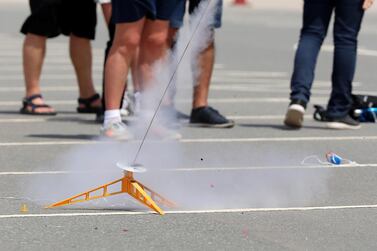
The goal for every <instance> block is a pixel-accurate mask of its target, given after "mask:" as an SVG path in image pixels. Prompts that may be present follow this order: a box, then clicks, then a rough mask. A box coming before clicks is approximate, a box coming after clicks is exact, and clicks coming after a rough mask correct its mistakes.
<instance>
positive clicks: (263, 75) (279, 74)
mask: <svg viewBox="0 0 377 251" xmlns="http://www.w3.org/2000/svg"><path fill="white" fill-rule="evenodd" d="M214 74H215V75H221V76H230V77H258V78H281V77H287V76H288V73H286V72H275V71H238V70H222V71H216V70H215V71H214Z"/></svg>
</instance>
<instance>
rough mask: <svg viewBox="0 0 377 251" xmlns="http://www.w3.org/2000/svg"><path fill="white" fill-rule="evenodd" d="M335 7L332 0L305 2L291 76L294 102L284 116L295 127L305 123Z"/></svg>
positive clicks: (286, 121)
mask: <svg viewBox="0 0 377 251" xmlns="http://www.w3.org/2000/svg"><path fill="white" fill-rule="evenodd" d="M333 8H334V6H333V1H331V0H305V2H304V14H303V16H304V17H303V27H302V29H301V34H300V41H299V44H298V48H297V51H296V55H295V61H294V70H293V74H292V78H291V94H290V99H291V103H290V105H289V107H288V110H287V113H286V116H285V120H284V124H285V125H287V126H290V127H294V128H300V127H301V126H302V123H303V120H304V113H305V109H306V105H307V103H308V102H309V99H310V95H311V92H310V90H311V88H312V84H313V81H314V71H315V66H316V63H317V58H318V54H319V51H320V48H321V46H322V43H323V40H324V39H325V37H326V34H327V29H328V26H329V23H330V19H331V15H332V12H333Z"/></svg>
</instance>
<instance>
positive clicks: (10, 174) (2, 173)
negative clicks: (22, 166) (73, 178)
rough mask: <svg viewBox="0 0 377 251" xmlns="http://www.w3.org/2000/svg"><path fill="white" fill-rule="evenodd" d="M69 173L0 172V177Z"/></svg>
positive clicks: (65, 172)
mask: <svg viewBox="0 0 377 251" xmlns="http://www.w3.org/2000/svg"><path fill="white" fill-rule="evenodd" d="M71 173H73V172H68V171H36V172H0V176H13V175H55V174H71Z"/></svg>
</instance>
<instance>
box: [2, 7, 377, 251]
mask: <svg viewBox="0 0 377 251" xmlns="http://www.w3.org/2000/svg"><path fill="white" fill-rule="evenodd" d="M20 2H22V1H20ZM257 6H258V5H257V4H256V3H255V5H251V6H249V7H237V8H235V7H232V6H229V5H227V7H226V8H225V17H224V27H223V29H222V30H221V31H219V32H218V34H217V41H216V42H217V60H216V62H217V64H216V67H215V68H216V69H215V74H214V79H213V85H212V89H211V97H210V104H211V105H213V106H214V107H215V108H216V109H218V110H220V111H221V112H222V113H224V114H225V115H227V116H228V117H230V118H232V119H235V121H236V122H237V126H236V127H235V128H233V129H198V128H191V127H188V126H187V125H186V124H184V125H183V126H182V128H181V129H180V132H181V133H182V135H183V139H182V140H181V142H179V143H177V144H174V154H176V155H175V156H174V157H170V156H168V155H169V149H170V148H169V147H167V148H166V149H164V147H161V149H160V150H161V153H163V154H161V156H156V155H157V154H155V155H150V156H144V158H145V160H146V161H145V162H146V163H147V165H148V166H147V168H149V169H153V168H154V166H152V164H151V163H153V165H156V166H158V168H159V170H158V171H157V170H156V171H157V172H152V175H151V174H148V173H146V174H145V175H146V176H145V177H144V176H140V177H141V178H142V179H143V180H145V181H146V182H148V184H151V186H153V188H154V189H156V190H157V191H159V192H160V191H161V192H162V193H163V194H164V195H166V196H168V197H170V198H172V199H174V200H175V201H178V202H179V205H180V206H178V208H174V209H166V211H167V214H166V215H165V216H163V217H161V216H158V215H156V214H152V213H151V212H149V211H148V210H147V209H144V208H143V207H140V206H137V204H135V203H133V202H132V201H131V200H130V199H128V198H127V196H126V195H121V196H119V197H118V198H117V199H116V201H113V200H111V199H109V200H108V201H101V202H100V204H96V203H92V204H89V205H88V204H84V205H80V206H78V207H74V208H57V209H44V207H43V206H44V205H45V204H46V203H47V202H45V201H44V199H51V198H56V196H55V197H54V196H53V195H50V196H49V198H38V199H39V201H38V200H37V199H35V198H31V197H33V196H32V195H33V193H34V194H39V193H40V191H37V189H36V191H35V192H34V191H33V189H34V187H33V186H31V185H30V184H35V183H37V182H39V181H46V180H47V181H48V180H50V181H52V182H50V183H51V191H54V189H55V188H56V187H54V184H53V183H59V185H60V186H61V185H62V184H63V185H64V184H65V182H66V184H67V185H66V186H67V191H69V192H71V191H72V190H75V189H74V186H73V185H72V184H74V183H72V182H73V181H72V180H69V179H68V178H67V177H68V176H69V174H67V173H65V172H67V169H68V172H71V171H74V170H72V168H67V169H65V167H66V166H69V165H71V164H70V162H66V161H67V159H66V158H64V157H63V158H62V156H67V155H68V156H75V157H78V160H77V161H76V162H75V163H76V164H77V163H80V159H79V157H80V156H81V155H80V156H78V155H79V154H77V152H79V153H81V152H80V151H83V152H85V150H83V149H100V150H102V151H101V152H95V150H93V151H89V153H93V159H94V160H99V161H100V160H101V159H102V158H101V154H102V156H103V159H105V160H106V159H107V158H108V157H106V156H107V155H106V154H107V153H106V151H105V150H104V149H105V148H106V147H103V146H102V147H101V146H98V145H101V144H98V143H97V142H96V136H97V135H98V133H99V125H98V124H96V123H94V116H92V115H78V114H77V113H75V110H76V105H77V103H76V102H77V101H76V99H77V87H76V84H75V76H74V74H73V69H72V67H71V65H70V60H69V58H68V57H67V55H68V53H67V52H68V50H67V44H66V41H67V40H66V38H58V39H54V40H51V41H49V43H48V55H47V59H46V64H45V67H44V72H43V77H42V83H43V84H42V88H43V89H42V90H43V94H44V96H45V98H46V100H47V102H48V103H49V104H51V105H53V106H54V107H55V108H56V110H57V111H58V113H59V114H58V116H57V117H53V118H45V117H33V116H22V115H20V114H19V113H18V110H19V108H20V107H21V99H22V97H23V95H24V89H23V76H22V60H21V48H22V36H21V35H20V34H19V33H18V30H19V28H20V25H21V24H22V22H23V20H24V18H25V16H26V15H27V13H28V6H27V5H22V4H15V3H13V4H7V3H1V2H0V127H1V130H0V160H1V168H0V179H1V182H0V200H1V206H0V221H1V224H0V232H1V237H0V242H1V243H2V248H3V249H4V250H6V249H9V250H16V249H17V250H19V249H27V250H41V249H42V250H51V249H57V250H65V249H83V250H107V249H114V250H146V249H151V250H152V249H153V250H177V249H183V250H253V249H255V250H261V249H262V250H318V249H326V250H375V249H376V248H377V245H376V241H375V239H376V237H377V232H376V228H375V222H376V220H377V219H376V210H377V209H376V208H377V196H376V194H377V193H376V192H377V189H376V187H375V184H376V183H377V178H376V177H377V176H376V171H375V170H376V166H377V155H376V143H377V142H376V141H377V135H376V125H375V124H364V125H363V127H362V129H361V130H356V131H333V130H327V129H326V128H325V125H324V124H322V123H318V122H315V121H314V120H313V119H312V116H311V115H312V113H313V109H312V107H311V106H310V107H309V109H308V111H307V114H306V117H305V126H304V128H302V129H301V130H299V131H292V130H287V129H286V128H284V127H283V125H282V120H283V118H284V113H285V109H286V107H287V104H288V94H289V89H288V87H289V78H290V74H291V70H292V62H293V55H294V46H295V44H296V43H297V39H298V33H299V29H300V24H301V15H300V11H299V9H300V8H298V7H296V6H293V7H292V8H281V9H278V8H276V7H275V8H271V6H270V5H269V4H267V2H266V4H264V6H262V5H259V6H260V8H259V7H258V8H257ZM375 13H376V12H375V11H372V12H370V13H368V14H367V16H366V19H365V23H364V27H363V30H362V32H361V35H360V41H359V44H360V48H362V49H363V50H362V51H360V52H359V59H358V69H357V74H356V78H355V85H354V86H355V87H354V92H355V93H369V94H374V95H376V94H377V88H376V82H377V73H376V71H375V66H376V63H377V57H376V55H377V46H376V45H377V15H376V14H375ZM329 34H331V31H329ZM106 35H107V33H106V30H105V27H104V25H103V23H102V19H100V20H99V30H98V34H97V40H96V41H95V42H94V44H93V51H94V67H93V68H94V69H93V70H94V78H95V82H96V86H97V87H98V90H100V88H101V77H102V60H103V49H102V48H103V46H104V44H105V42H106V39H107V38H106ZM331 41H332V39H331V37H329V38H328V39H327V40H326V42H325V46H324V48H323V52H322V54H321V56H320V58H319V62H318V69H317V72H316V80H317V81H316V83H315V84H314V89H313V97H312V100H311V104H316V103H318V104H323V105H325V104H326V102H327V97H328V94H329V88H330V82H329V79H330V73H331V66H332V48H331V46H330V45H331ZM178 88H179V94H178V97H177V106H178V108H179V109H180V110H182V111H184V112H186V113H189V111H190V94H191V90H190V85H189V84H187V83H184V84H182V85H180V87H178ZM135 144H136V143H135ZM163 146H164V145H163ZM157 148H158V147H157ZM151 149H154V148H153V147H152V148H151ZM145 151H146V152H145V153H148V154H149V153H150V149H149V150H148V149H146V150H145ZM328 151H334V152H336V153H338V154H339V155H341V156H343V157H344V158H346V159H349V160H352V161H355V162H356V163H353V164H351V165H344V166H338V167H334V166H329V165H325V164H322V163H321V162H320V161H318V160H317V159H316V157H318V158H319V159H320V160H321V161H324V154H325V153H326V152H328ZM72 152H73V153H72ZM75 152H76V154H75ZM70 154H71V155H70ZM85 154H87V155H88V152H86V153H84V154H83V155H82V156H81V157H82V158H83V159H82V162H83V164H86V163H88V162H87V160H85V156H87V155H85ZM126 154H128V153H126ZM148 154H147V155H148ZM308 156H316V157H313V158H309V159H306V158H307V157H308ZM171 159H174V161H169V160H171ZM304 160H305V161H304ZM303 161H304V163H303ZM89 163H90V162H89ZM165 164H166V165H167V167H166V169H169V170H168V172H166V170H162V169H164V165H165ZM112 165H113V163H108V166H109V168H112ZM83 168H84V169H85V167H83ZM86 170H88V169H86ZM117 172H118V170H117V169H116V168H114V169H112V171H111V173H112V174H111V175H110V176H114V177H117V176H119V175H121V173H120V172H119V175H118V173H117ZM85 175H88V176H87V177H88V179H89V180H86V178H85V177H86V176H85ZM82 176H83V177H82ZM82 176H81V177H80V178H79V179H78V180H80V181H85V184H81V186H84V185H86V184H87V185H88V186H89V184H90V185H94V184H98V185H100V184H101V183H106V182H107V181H109V180H107V177H103V179H104V181H103V182H102V181H101V178H100V177H98V175H97V176H96V180H95V181H92V182H91V181H90V177H92V176H90V175H89V174H87V173H83V174H82ZM94 176H95V175H94ZM182 177H184V178H182ZM181 179H182V183H179V182H177V181H181ZM172 180H173V181H172ZM171 181H172V184H174V185H175V186H169V184H171V183H169V182H171ZM174 181H175V183H174ZM47 183H48V182H47ZM87 188H88V189H89V188H90V187H87ZM72 192H73V191H72ZM77 192H81V190H80V191H77ZM122 196H124V197H122ZM122 198H124V201H123V199H122ZM61 199H63V198H61ZM23 205H26V208H25V207H23ZM21 209H24V210H23V211H24V212H22V210H21ZM131 209H132V210H131Z"/></svg>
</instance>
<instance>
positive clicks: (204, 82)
mask: <svg viewBox="0 0 377 251" xmlns="http://www.w3.org/2000/svg"><path fill="white" fill-rule="evenodd" d="M198 61H199V70H200V73H199V76H198V78H197V81H196V84H195V87H194V99H193V104H192V106H193V108H194V109H195V108H199V107H203V106H208V93H209V87H210V83H211V77H212V72H213V65H214V62H215V44H214V42H211V43H210V44H209V45H208V47H207V48H206V49H204V50H203V51H202V52H201V53H200V55H199V59H198Z"/></svg>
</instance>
